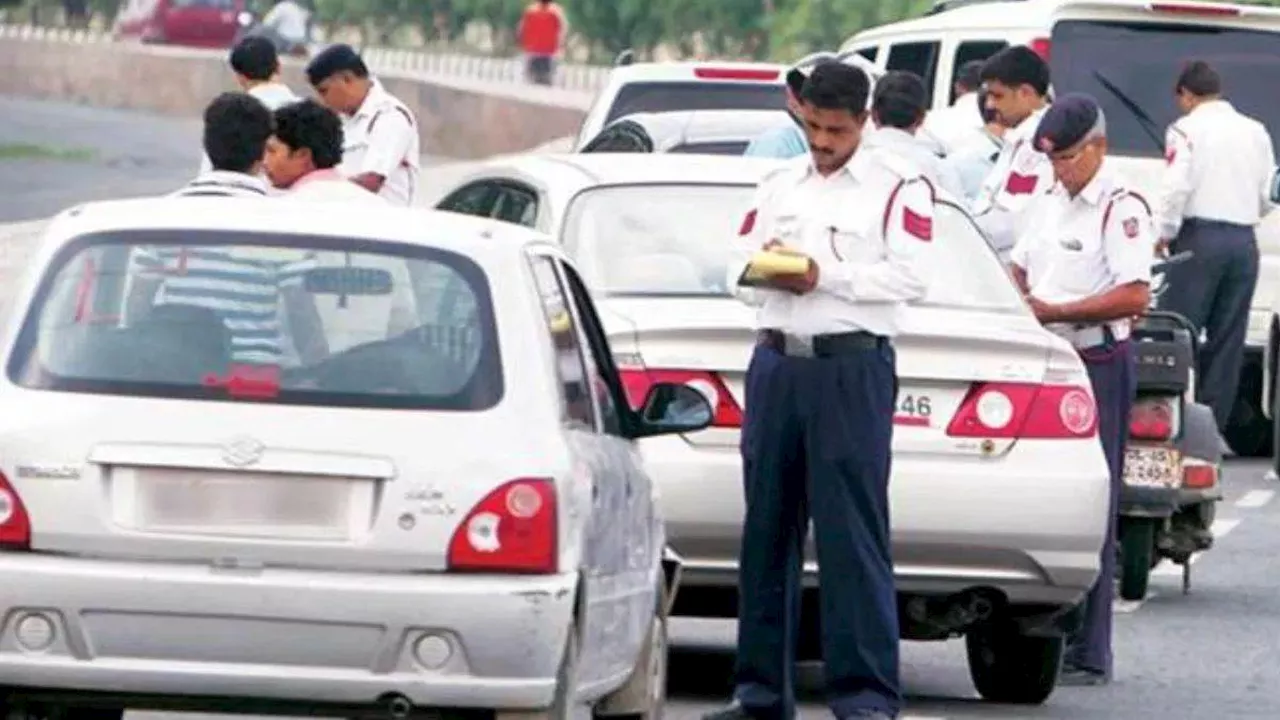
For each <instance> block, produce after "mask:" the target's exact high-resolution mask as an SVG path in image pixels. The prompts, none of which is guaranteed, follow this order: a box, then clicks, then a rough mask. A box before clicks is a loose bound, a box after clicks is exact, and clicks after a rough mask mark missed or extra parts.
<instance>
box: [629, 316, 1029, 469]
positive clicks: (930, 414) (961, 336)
mask: <svg viewBox="0 0 1280 720" xmlns="http://www.w3.org/2000/svg"><path fill="white" fill-rule="evenodd" d="M606 304H607V305H608V306H609V308H610V310H611V311H612V312H614V313H617V314H618V315H621V316H623V317H626V318H627V319H629V321H630V323H631V324H632V326H633V327H632V328H629V329H628V330H626V332H630V333H634V343H635V347H636V348H637V350H638V354H639V356H640V358H641V359H642V361H643V364H644V367H645V368H646V369H649V370H654V369H661V370H695V371H706V372H711V373H714V374H715V375H716V376H717V377H718V378H719V379H720V380H721V381H722V382H723V384H724V386H725V388H726V389H727V390H728V392H729V394H730V395H731V396H732V398H733V400H734V402H735V403H736V404H737V407H739V408H742V407H745V405H746V397H745V395H746V392H745V378H746V371H747V365H748V363H749V362H750V359H751V353H752V350H753V348H754V346H755V336H756V333H755V330H753V329H752V328H753V327H754V310H753V309H752V308H749V307H747V306H746V305H743V304H742V303H740V302H738V301H737V300H735V299H732V298H706V299H698V300H690V299H687V298H680V299H655V298H645V299H609V300H607V301H606ZM911 319H912V324H911V332H910V333H909V334H905V335H903V336H902V337H900V338H899V339H898V340H897V341H896V342H895V345H896V347H897V349H898V353H897V356H898V375H899V382H900V387H899V392H898V401H897V411H896V413H895V416H894V426H895V427H894V449H895V452H907V453H925V454H931V455H937V454H942V455H945V454H959V455H971V456H978V455H985V456H993V455H999V454H1001V453H1002V452H1004V451H1006V450H1007V449H1008V448H1009V447H1010V446H1011V445H1012V444H1013V442H1014V441H1013V440H1012V439H999V438H996V439H986V440H985V442H984V441H983V440H979V439H958V438H953V437H950V436H948V434H947V427H948V425H949V423H950V422H951V419H952V417H953V416H954V415H955V413H956V411H957V409H959V407H960V405H961V402H962V401H963V400H964V399H965V396H966V394H967V393H968V392H969V389H970V388H971V386H973V384H974V383H977V382H990V381H1003V382H1025V383H1040V382H1042V381H1044V379H1045V373H1046V368H1047V364H1048V362H1049V348H1048V343H1047V340H1046V338H1045V335H1044V332H1043V331H1042V330H1041V329H1040V328H1039V327H1038V326H1036V325H1035V324H1034V323H1033V322H1032V321H1031V320H1030V318H1029V317H1028V318H1025V322H1022V321H1015V322H1004V321H1002V322H994V323H993V322H991V317H990V316H989V315H988V314H985V313H981V312H965V311H959V310H954V309H947V310H935V309H928V308H917V309H914V310H912V311H911ZM686 440H687V441H688V442H689V443H691V444H693V445H695V446H706V447H716V446H718V447H736V446H737V445H738V441H739V429H738V428H734V427H712V428H708V429H706V430H703V431H700V432H697V433H694V434H691V435H688V436H686Z"/></svg>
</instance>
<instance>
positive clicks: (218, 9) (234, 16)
mask: <svg viewBox="0 0 1280 720" xmlns="http://www.w3.org/2000/svg"><path fill="white" fill-rule="evenodd" d="M252 24H253V16H252V14H251V13H249V12H248V9H247V8H246V0H127V1H126V2H125V4H124V5H123V6H122V7H121V8H120V12H119V14H117V15H116V20H115V24H114V25H113V26H112V28H111V34H112V36H113V37H115V38H116V39H118V40H123V39H131V40H139V41H141V42H144V43H155V44H159V45H186V46H190V47H203V48H228V47H231V45H232V43H233V42H234V41H235V38H236V37H237V36H238V35H239V34H240V33H241V32H242V31H243V30H244V29H245V28H247V27H249V26H250V25H252Z"/></svg>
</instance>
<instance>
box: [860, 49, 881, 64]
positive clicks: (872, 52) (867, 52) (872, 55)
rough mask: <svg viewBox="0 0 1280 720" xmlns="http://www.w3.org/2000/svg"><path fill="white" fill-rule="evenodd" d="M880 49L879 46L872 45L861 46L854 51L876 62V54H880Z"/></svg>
mask: <svg viewBox="0 0 1280 720" xmlns="http://www.w3.org/2000/svg"><path fill="white" fill-rule="evenodd" d="M879 49H880V48H879V47H877V46H875V45H872V46H871V47H864V48H859V49H857V50H854V52H855V53H857V54H859V55H861V56H862V57H864V58H866V59H868V60H870V61H871V62H875V61H876V56H877V55H879V54H880V53H879V52H877V50H879Z"/></svg>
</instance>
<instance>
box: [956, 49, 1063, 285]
mask: <svg viewBox="0 0 1280 720" xmlns="http://www.w3.org/2000/svg"><path fill="white" fill-rule="evenodd" d="M982 82H983V87H984V89H985V90H986V92H987V99H986V103H985V104H986V106H987V107H988V108H991V109H992V110H994V111H995V114H996V118H997V120H999V122H1000V124H1002V125H1004V126H1005V127H1007V128H1009V131H1008V133H1006V134H1005V148H1004V150H1003V151H1002V152H1001V153H1000V157H999V159H997V160H996V164H995V167H994V168H992V170H991V174H990V175H989V176H988V177H987V180H986V181H985V182H984V183H983V185H982V190H981V192H979V194H978V199H977V201H975V203H974V207H973V210H974V212H975V213H976V216H975V218H974V219H975V220H976V221H977V223H978V226H979V227H981V228H982V229H983V230H984V231H985V232H986V234H987V237H988V238H989V239H990V240H991V244H992V246H993V247H994V248H995V250H996V252H997V253H999V254H1000V257H1001V259H1002V260H1006V261H1007V260H1008V258H1009V251H1010V250H1012V249H1013V244H1014V241H1015V240H1016V239H1017V236H1018V233H1019V231H1020V230H1021V226H1022V223H1023V221H1024V219H1025V218H1024V217H1023V216H1024V212H1023V211H1024V210H1025V209H1026V207H1027V205H1028V201H1029V200H1030V199H1031V197H1032V196H1033V195H1035V194H1037V193H1040V192H1044V191H1045V190H1047V189H1048V188H1049V186H1051V185H1052V184H1053V183H1054V179H1053V166H1052V165H1050V163H1049V159H1048V158H1047V157H1046V156H1045V154H1044V153H1043V152H1042V151H1041V150H1040V148H1037V147H1034V146H1033V145H1032V142H1031V140H1032V136H1033V135H1034V134H1035V131H1036V127H1037V126H1038V125H1039V124H1040V118H1041V117H1042V116H1043V115H1044V112H1045V109H1046V108H1047V107H1048V102H1049V101H1048V98H1047V95H1048V93H1049V66H1048V65H1047V64H1046V63H1045V61H1044V60H1043V59H1042V58H1041V57H1040V56H1039V55H1037V54H1036V53H1035V51H1033V50H1032V49H1031V48H1029V47H1026V46H1024V45H1016V46H1014V47H1009V48H1005V49H1004V50H1001V51H1000V52H998V53H996V54H995V55H993V56H991V58H989V59H988V60H987V62H986V64H985V65H983V66H982Z"/></svg>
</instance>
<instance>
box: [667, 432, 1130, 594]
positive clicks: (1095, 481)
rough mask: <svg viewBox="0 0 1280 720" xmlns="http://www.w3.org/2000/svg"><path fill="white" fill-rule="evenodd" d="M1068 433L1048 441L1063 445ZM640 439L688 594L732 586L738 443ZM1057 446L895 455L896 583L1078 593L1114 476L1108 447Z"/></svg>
mask: <svg viewBox="0 0 1280 720" xmlns="http://www.w3.org/2000/svg"><path fill="white" fill-rule="evenodd" d="M1023 442H1025V441H1023ZM1069 442H1071V441H1054V442H1053V443H1052V445H1056V446H1058V447H1057V448H1056V449H1057V450H1058V451H1060V450H1062V449H1064V448H1062V447H1061V446H1064V445H1066V444H1068V443H1069ZM1084 442H1093V443H1096V442H1097V440H1091V441H1084ZM1040 444H1041V445H1049V443H1040ZM643 448H644V455H645V463H646V466H647V467H648V468H649V470H650V472H651V473H652V474H653V477H654V478H655V480H656V482H657V483H658V485H659V489H660V491H661V502H662V512H663V515H664V517H665V519H666V522H667V537H668V541H669V542H670V544H671V545H672V547H673V548H675V550H676V552H677V553H679V554H680V556H681V557H682V559H683V560H684V565H683V574H682V576H681V593H682V595H683V594H684V593H691V594H692V593H696V592H697V590H698V588H699V587H701V588H708V589H710V588H732V587H735V586H736V584H737V558H738V549H739V538H740V537H741V533H742V516H743V502H742V466H741V460H740V457H739V453H738V451H737V450H736V449H735V448H732V447H715V448H696V449H695V448H694V447H692V446H690V445H689V444H688V443H687V442H686V441H684V440H683V439H681V438H679V437H662V438H653V439H652V441H651V440H646V441H644V445H643ZM1054 450H1055V448H1054V447H1042V448H1031V449H1030V450H1024V451H1025V452H1026V453H1027V455H1030V456H1031V457H1030V458H1026V459H1024V460H1020V461H1019V467H1021V468H1030V469H1033V470H1034V474H1031V473H1026V474H1016V473H1010V472H1008V470H1006V469H996V468H998V464H997V463H996V462H991V461H984V460H982V459H980V458H972V459H966V458H954V457H941V456H939V457H936V458H928V457H906V458H903V457H895V458H894V463H893V480H892V483H891V487H890V502H891V507H890V513H891V518H892V525H893V551H894V566H895V575H896V580H897V586H898V590H899V592H902V593H907V594H924V595H948V594H951V593H955V592H960V591H962V590H966V589H970V588H975V587H993V588H996V589H998V590H999V591H1001V592H1002V593H1003V594H1004V595H1005V596H1006V597H1007V598H1008V600H1009V601H1010V602H1013V603H1019V604H1050V605H1063V604H1073V603H1075V602H1078V601H1079V598H1080V596H1081V595H1082V594H1083V593H1084V592H1086V591H1087V590H1088V589H1089V588H1090V587H1092V585H1093V582H1094V579H1095V578H1096V577H1097V574H1098V570H1099V563H1100V558H1099V553H1100V550H1101V547H1102V540H1103V531H1104V528H1105V522H1106V514H1107V505H1108V494H1109V484H1110V481H1109V477H1108V475H1107V470H1106V465H1105V460H1104V459H1103V456H1102V453H1101V450H1100V448H1099V449H1098V450H1097V452H1096V453H1095V452H1093V449H1092V448H1089V452H1086V453H1082V454H1078V455H1068V456H1067V458H1072V457H1076V458H1079V457H1083V458H1084V460H1082V461H1080V462H1078V463H1077V462H1073V461H1072V460H1071V459H1067V460H1066V461H1065V462H1064V461H1063V460H1058V461H1056V462H1055V461H1052V459H1051V458H1052V457H1053V453H1054ZM1037 456H1044V458H1045V461H1044V462H1040V461H1039V459H1040V458H1039V457H1037ZM1090 459H1092V460H1093V461H1089V460H1090ZM1027 460H1030V462H1027ZM1073 466H1074V468H1073ZM811 550H812V547H811ZM812 557H813V556H812V552H811V553H810V556H809V561H808V562H806V570H807V576H808V577H806V582H808V583H810V584H813V583H814V582H816V576H815V575H816V564H815V563H814V562H812Z"/></svg>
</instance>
